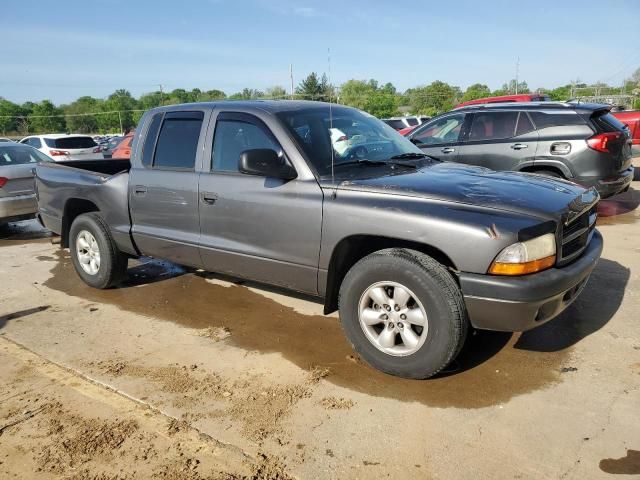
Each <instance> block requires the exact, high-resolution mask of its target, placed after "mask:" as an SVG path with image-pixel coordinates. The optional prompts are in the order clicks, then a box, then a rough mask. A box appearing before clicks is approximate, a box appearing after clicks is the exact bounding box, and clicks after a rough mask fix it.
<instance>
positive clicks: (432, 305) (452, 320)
mask: <svg viewBox="0 0 640 480" xmlns="http://www.w3.org/2000/svg"><path fill="white" fill-rule="evenodd" d="M339 308H340V321H341V323H342V327H343V329H344V331H345V333H346V335H347V338H348V339H349V341H350V342H351V344H352V345H353V348H354V349H355V350H356V351H357V352H358V353H359V354H360V356H361V357H362V358H363V359H364V360H365V361H366V362H368V363H369V364H370V365H372V366H373V367H375V368H377V369H378V370H381V371H383V372H386V373H389V374H392V375H396V376H400V377H405V378H415V379H424V378H429V377H431V376H433V375H435V374H436V373H438V372H439V371H440V370H442V369H443V368H444V367H446V366H447V365H448V364H449V363H450V362H451V361H452V360H453V359H454V358H455V357H456V356H457V355H458V353H459V352H460V349H461V348H462V346H463V344H464V341H465V338H466V335H467V330H468V325H469V321H468V319H467V312H466V308H465V304H464V300H463V298H462V292H461V291H460V289H459V287H458V285H457V284H456V282H455V281H454V279H453V277H452V276H451V274H450V273H449V272H448V271H447V269H446V268H445V267H444V266H442V265H441V264H440V263H438V262H437V261H436V260H434V259H433V258H431V257H429V256H428V255H425V254H423V253H421V252H417V251H415V250H408V249H386V250H381V251H379V252H375V253H372V254H371V255H368V256H367V257H365V258H363V259H362V260H360V261H359V262H357V263H356V264H355V265H354V266H353V267H352V268H351V269H350V270H349V272H347V275H346V276H345V278H344V280H343V282H342V285H341V286H340V298H339Z"/></svg>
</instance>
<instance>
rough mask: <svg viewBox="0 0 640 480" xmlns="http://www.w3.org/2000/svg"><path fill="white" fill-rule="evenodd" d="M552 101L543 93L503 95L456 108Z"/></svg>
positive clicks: (478, 99) (479, 99)
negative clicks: (484, 104) (488, 104)
mask: <svg viewBox="0 0 640 480" xmlns="http://www.w3.org/2000/svg"><path fill="white" fill-rule="evenodd" d="M549 100H551V99H550V98H549V96H548V95H545V94H543V93H524V94H522V95H501V96H499V97H484V98H476V99H475V100H469V101H468V102H462V103H459V104H458V105H456V108H460V107H466V106H467V105H479V104H483V103H508V102H547V101H549Z"/></svg>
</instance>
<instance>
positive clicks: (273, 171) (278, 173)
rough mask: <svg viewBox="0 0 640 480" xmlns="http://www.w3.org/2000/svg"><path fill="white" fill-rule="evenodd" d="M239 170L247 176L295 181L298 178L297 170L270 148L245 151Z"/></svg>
mask: <svg viewBox="0 0 640 480" xmlns="http://www.w3.org/2000/svg"><path fill="white" fill-rule="evenodd" d="M238 167H239V170H240V172H242V173H246V174H247V175H258V176H261V177H270V178H280V179H282V180H293V179H294V178H296V177H297V176H298V174H297V173H296V171H295V169H294V168H293V167H292V166H291V165H289V164H287V163H286V162H285V160H284V158H282V157H279V156H278V154H277V153H276V151H275V150H271V149H270V148H255V149H253V150H245V151H244V152H242V154H240V161H239V164H238Z"/></svg>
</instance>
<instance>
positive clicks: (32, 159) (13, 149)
mask: <svg viewBox="0 0 640 480" xmlns="http://www.w3.org/2000/svg"><path fill="white" fill-rule="evenodd" d="M51 161H52V160H51V159H50V158H49V157H47V156H46V155H45V154H44V153H42V152H40V151H38V150H36V149H35V148H32V147H27V146H24V145H3V146H1V147H0V166H1V165H19V164H23V163H38V162H51Z"/></svg>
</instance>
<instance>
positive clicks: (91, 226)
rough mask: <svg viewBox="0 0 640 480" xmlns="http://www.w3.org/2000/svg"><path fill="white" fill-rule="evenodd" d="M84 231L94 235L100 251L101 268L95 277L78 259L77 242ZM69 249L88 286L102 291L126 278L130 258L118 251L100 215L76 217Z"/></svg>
mask: <svg viewBox="0 0 640 480" xmlns="http://www.w3.org/2000/svg"><path fill="white" fill-rule="evenodd" d="M83 230H86V231H88V232H89V233H90V234H91V235H93V237H94V238H95V239H96V242H97V244H98V248H99V250H100V266H99V268H98V271H97V273H95V274H93V275H92V274H90V273H88V272H86V271H85V270H84V269H83V268H82V267H81V265H80V260H79V258H78V250H77V248H76V241H77V239H78V234H79V233H80V232H82V231H83ZM69 249H70V250H71V260H72V262H73V266H74V268H75V269H76V272H78V275H79V276H80V278H82V280H83V281H84V282H85V283H86V284H87V285H90V286H92V287H94V288H100V289H104V288H110V287H113V286H114V285H117V284H118V283H120V282H121V281H122V280H123V279H124V277H125V276H126V272H127V262H128V257H127V256H126V255H125V254H124V253H122V252H121V251H120V250H118V247H117V246H116V244H115V242H114V241H113V237H112V236H111V232H110V230H109V227H108V226H107V224H106V222H105V221H104V220H103V218H102V217H101V216H100V215H99V214H98V213H94V212H92V213H84V214H82V215H79V216H78V217H76V219H75V220H74V221H73V223H72V224H71V230H70V231H69Z"/></svg>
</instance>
